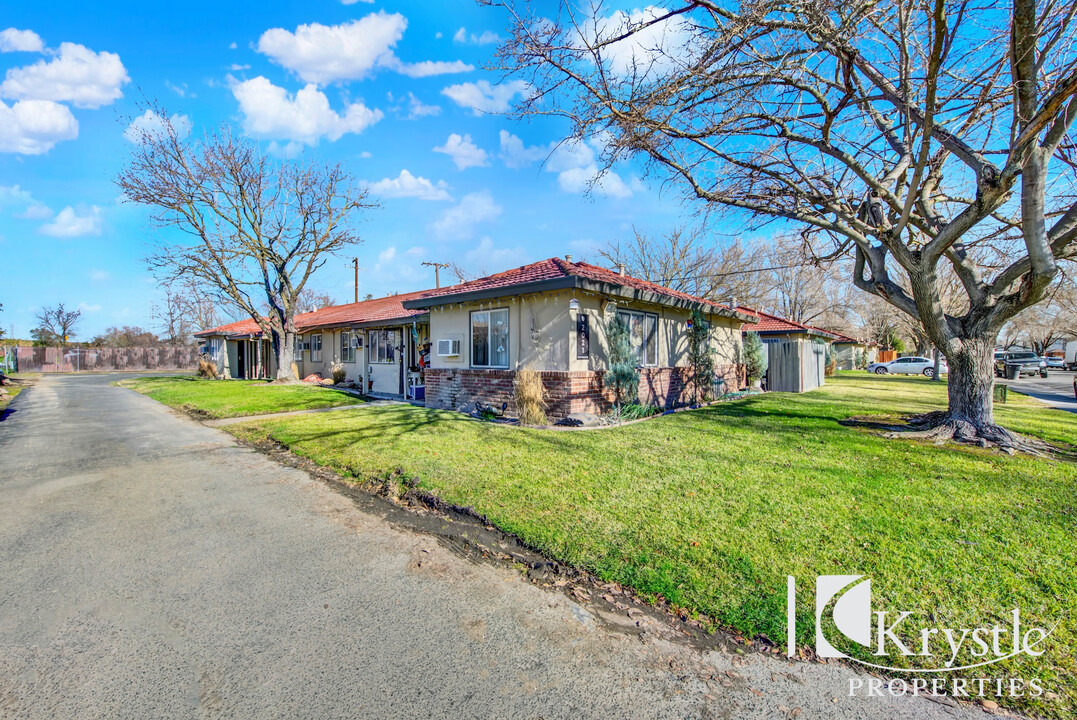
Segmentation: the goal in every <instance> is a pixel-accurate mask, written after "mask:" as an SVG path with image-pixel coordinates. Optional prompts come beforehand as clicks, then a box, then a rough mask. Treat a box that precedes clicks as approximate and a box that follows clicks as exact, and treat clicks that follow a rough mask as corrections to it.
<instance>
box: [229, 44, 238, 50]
mask: <svg viewBox="0 0 1077 720" xmlns="http://www.w3.org/2000/svg"><path fill="white" fill-rule="evenodd" d="M237 47H239V46H238V45H236V44H235V42H230V43H228V49H229V50H235V49H236V48H237Z"/></svg>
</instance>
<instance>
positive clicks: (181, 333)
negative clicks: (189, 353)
mask: <svg viewBox="0 0 1077 720" xmlns="http://www.w3.org/2000/svg"><path fill="white" fill-rule="evenodd" d="M150 316H151V317H152V318H153V319H154V320H156V321H157V323H158V326H157V327H158V328H159V329H160V330H161V332H162V333H163V334H164V336H165V337H164V341H165V342H166V343H168V345H169V346H171V347H184V346H187V345H190V344H191V333H192V332H194V329H195V328H194V325H193V323H192V321H191V308H190V300H189V298H188V297H187V296H186V295H185V294H184V293H183V292H182V291H179V292H178V291H177V290H176V289H174V288H173V286H172V285H166V286H165V287H164V297H163V298H161V299H160V300H159V301H158V302H156V303H154V304H153V306H152V307H151V308H150ZM210 327H212V326H210Z"/></svg>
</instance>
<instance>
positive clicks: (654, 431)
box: [229, 373, 1077, 717]
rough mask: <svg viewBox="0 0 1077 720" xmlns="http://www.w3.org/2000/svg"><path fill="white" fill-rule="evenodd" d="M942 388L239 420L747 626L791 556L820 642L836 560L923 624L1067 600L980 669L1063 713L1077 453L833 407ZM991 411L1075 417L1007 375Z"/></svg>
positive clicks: (766, 608)
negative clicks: (1023, 682) (1021, 649)
mask: <svg viewBox="0 0 1077 720" xmlns="http://www.w3.org/2000/svg"><path fill="white" fill-rule="evenodd" d="M944 405H945V386H944V385H942V384H938V383H931V382H930V381H927V380H926V379H922V378H902V377H894V376H872V375H867V374H866V373H840V374H839V375H838V376H836V377H833V378H828V379H827V385H826V387H825V388H822V389H820V390H817V391H814V392H811V393H806V394H803V395H788V394H766V395H756V396H752V397H749V398H746V399H744V400H742V401H737V402H731V403H726V404H719V405H715V406H711V407H708V408H704V409H702V410H698V411H694V412H686V413H677V414H674V415H669V416H663V417H660V418H656V419H653V420H650V421H648V422H645V423H637V424H633V425H628V426H623V427H614V428H609V429H603V430H597V431H584V432H580V431H577V432H556V431H548V430H547V431H543V430H531V429H521V428H515V427H505V426H500V425H496V424H488V423H480V422H475V421H472V420H468V419H466V418H464V417H463V416H461V415H459V414H456V413H450V412H442V411H434V410H424V409H421V408H413V407H383V408H363V409H358V410H354V411H344V412H340V413H333V414H332V415H331V416H329V415H308V416H299V417H294V418H287V419H279V420H266V421H260V422H257V423H243V424H241V425H237V426H232V427H231V428H229V431H230V432H233V433H235V434H237V435H238V436H240V437H243V438H245V439H248V440H254V441H257V440H260V439H264V438H272V439H275V440H276V441H278V442H281V443H284V444H285V445H287V446H288V447H290V448H291V449H292V450H293V451H294V452H296V453H298V454H299V455H302V456H306V457H309V458H311V459H313V460H315V461H316V462H318V463H321V464H323V465H327V466H330V467H332V468H334V469H336V470H337V471H339V472H341V473H343V474H345V475H350V476H353V477H355V478H357V479H367V478H370V479H374V478H384V477H388V476H391V475H392V474H394V473H397V472H399V473H402V474H403V475H404V476H407V477H410V478H414V479H415V480H416V481H417V483H418V485H419V486H420V487H422V488H425V489H428V490H431V491H433V492H436V493H437V494H438V495H440V496H441V497H443V498H444V499H446V500H448V501H450V502H452V503H457V504H461V505H471V506H474V507H475V508H476V509H477V510H478V511H479V512H481V513H483V514H485V515H487V516H488V517H489V518H490V519H491V520H492V521H493V522H495V523H496V524H497V525H498V526H500V527H501V528H503V529H505V530H507V531H509V532H512V533H515V534H517V535H518V536H520V537H521V538H523V539H524V540H525V541H527V542H528V543H530V544H532V545H533V546H536V547H538V548H540V549H541V550H543V551H544V552H545V553H547V554H548V555H550V556H553V557H555V558H558V559H560V560H563V561H566V562H569V563H572V564H574V565H576V566H578V567H581V568H585V569H587V570H590V571H592V572H594V573H595V574H597V575H598V576H599V577H601V578H603V579H606V580H612V581H617V582H620V583H623V584H625V585H628V586H631V587H634V588H636V589H637V590H639V591H640V592H641V593H643V594H645V595H647V596H651V597H655V596H659V595H661V596H663V597H665V598H666V599H667V600H669V601H670V602H671V603H672V604H674V605H675V606H679V607H686V608H689V609H691V610H692V611H694V612H698V613H703V614H705V615H706V616H709V617H710V618H712V619H713V621H714V622H716V623H717V624H719V625H721V626H724V627H727V628H732V629H734V630H736V631H738V632H740V633H743V634H744V635H746V636H748V637H758V636H765V637H767V638H770V639H772V640H774V641H776V642H778V643H782V642H783V641H784V638H785V592H786V576H787V575H793V576H795V577H796V579H797V583H798V589H799V592H798V603H797V606H798V614H797V628H798V634H797V640H798V643H800V644H802V645H813V644H814V624H813V620H814V615H813V612H814V600H813V597H812V595H811V593H812V588H813V586H814V578H815V576H817V575H822V574H863V575H866V576H868V577H870V578H871V580H872V594H873V598H872V604H873V608H874V609H879V608H884V609H892V610H897V609H901V610H910V611H914V612H915V613H916V615H915V616H914V618H916V619H918V620H913V622H917V621H919V622H920V624H919V625H916V626H915V627H916V628H918V627H926V626H939V627H954V628H964V627H968V628H972V627H980V626H983V625H991V624H994V623H996V622H997V623H999V624H1001V625H1003V626H1005V625H1006V624H1007V618H1008V613H1009V612H1010V611H1011V610H1012V609H1013V608H1014V607H1017V606H1019V607H1020V608H1021V613H1022V622H1023V623H1027V624H1028V626H1029V627H1031V626H1032V625H1038V626H1041V627H1050V626H1051V625H1053V624H1054V623H1055V622H1056V621H1058V620H1061V621H1062V622H1061V624H1060V625H1059V627H1058V629H1057V630H1056V631H1055V634H1054V635H1053V636H1052V640H1051V641H1049V643H1050V644H1049V649H1048V652H1047V654H1045V655H1044V656H1042V657H1040V658H1038V659H1035V660H1033V659H1030V658H1026V657H1021V658H1019V659H1017V660H1013V661H1006V662H1005V663H999V664H995V665H991V666H988V667H987V668H980V669H979V670H973V671H970V672H971V673H972V674H971V675H966V676H971V677H1010V676H1013V677H1021V678H1029V677H1036V678H1039V679H1040V681H1041V683H1042V684H1043V686H1044V688H1045V689H1046V690H1048V691H1051V692H1055V693H1059V694H1060V695H1061V697H1060V698H1054V699H1050V700H1046V699H1044V698H1040V699H1038V700H1027V699H1015V700H1007V699H1003V700H1001V702H1003V703H1004V704H1009V705H1010V706H1011V707H1015V708H1017V709H1021V710H1024V711H1034V712H1039V713H1044V714H1048V715H1055V716H1059V717H1061V716H1068V715H1070V714H1072V713H1073V712H1074V711H1077V679H1075V678H1077V661H1075V655H1074V650H1075V647H1077V645H1075V642H1077V633H1075V628H1074V618H1073V617H1072V615H1073V614H1074V610H1075V609H1077V576H1075V569H1077V542H1075V539H1077V492H1075V491H1077V468H1075V466H1074V465H1073V464H1071V463H1067V462H1060V461H1053V460H1042V459H1034V458H1031V457H1026V456H1016V457H1009V456H1006V455H1003V454H1000V453H998V452H995V451H987V450H981V449H979V448H970V447H954V446H946V447H939V446H935V445H931V444H925V443H920V442H915V441H909V440H886V439H883V438H881V437H879V436H878V435H876V434H873V433H871V432H869V431H866V430H861V429H856V428H851V427H847V426H844V425H842V424H840V421H842V420H844V419H846V418H849V417H851V416H862V415H889V416H893V415H901V414H906V413H917V412H925V411H928V410H932V409H938V408H939V407H941V406H944ZM996 415H997V419H998V420H999V421H1000V422H1002V423H1003V424H1005V425H1007V426H1008V427H1011V428H1013V429H1015V430H1018V431H1020V432H1022V433H1027V434H1030V435H1035V436H1038V437H1042V438H1045V439H1047V440H1049V441H1052V442H1055V443H1068V444H1074V443H1077V418H1075V417H1074V416H1073V415H1072V414H1068V413H1064V412H1062V411H1058V410H1051V409H1047V408H1045V407H1044V406H1042V405H1040V404H1039V403H1036V402H1035V401H1033V400H1030V399H1028V398H1025V397H1022V396H1019V395H1014V394H1011V396H1010V402H1009V403H1008V404H1006V405H1004V406H1000V407H999V408H998V409H997V413H996ZM928 617H930V620H929V619H927V618H928ZM910 627H912V626H910ZM911 635H912V636H917V635H918V631H917V630H916V629H915V628H914V629H913V630H912V633H911ZM865 652H866V651H863V650H860V654H861V656H862V657H864V658H865V659H868V660H869V661H876V660H877V658H873V657H872V656H869V655H866V654H865ZM890 659H891V660H894V658H893V656H891V658H890ZM913 660H919V659H918V658H913ZM896 661H897V662H899V663H900V662H902V658H900V657H898V658H896ZM887 664H894V663H893V662H888V663H887ZM985 671H986V672H985ZM991 699H994V698H991Z"/></svg>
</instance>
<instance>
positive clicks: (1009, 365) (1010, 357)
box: [995, 350, 1047, 379]
mask: <svg viewBox="0 0 1077 720" xmlns="http://www.w3.org/2000/svg"><path fill="white" fill-rule="evenodd" d="M1021 375H1039V376H1040V377H1047V361H1046V360H1045V359H1044V358H1042V357H1040V356H1039V355H1037V354H1036V353H1034V352H1033V351H1031V350H1012V351H1010V352H1006V353H1003V354H1002V355H1001V357H998V356H996V358H995V377H1004V378H1010V379H1013V378H1017V377H1020V376H1021Z"/></svg>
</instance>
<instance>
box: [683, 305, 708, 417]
mask: <svg viewBox="0 0 1077 720" xmlns="http://www.w3.org/2000/svg"><path fill="white" fill-rule="evenodd" d="M710 339H711V324H710V323H709V322H707V320H706V318H704V317H703V313H701V312H700V311H699V310H698V309H695V310H693V311H692V320H691V327H690V328H688V364H689V366H691V368H692V377H693V378H694V380H695V382H694V383H693V385H694V386H695V396H696V397H695V401H696V404H699V403H701V402H703V401H704V400H706V399H708V396H709V395H710V394H711V390H712V389H713V387H714V348H712V347H711V343H710Z"/></svg>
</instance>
